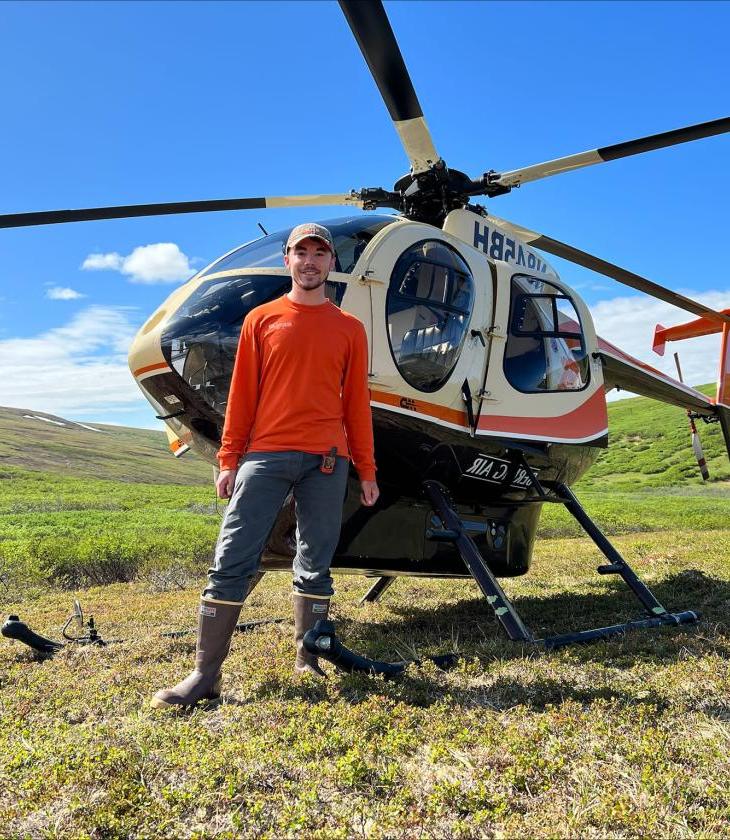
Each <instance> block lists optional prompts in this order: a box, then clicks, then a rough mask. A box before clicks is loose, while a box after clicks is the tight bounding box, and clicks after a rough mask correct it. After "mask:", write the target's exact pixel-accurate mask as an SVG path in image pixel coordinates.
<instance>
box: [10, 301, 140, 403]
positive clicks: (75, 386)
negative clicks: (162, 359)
mask: <svg viewBox="0 0 730 840" xmlns="http://www.w3.org/2000/svg"><path fill="white" fill-rule="evenodd" d="M130 315H131V310H129V309H123V308H111V307H103V306H90V307H87V308H86V309H84V310H82V311H81V312H79V313H78V314H77V315H75V316H74V318H72V319H71V320H70V321H69V322H68V323H67V324H65V325H63V326H61V327H56V328H55V329H52V330H48V331H47V332H44V333H41V334H40V335H37V336H33V337H31V338H7V339H3V340H0V358H2V360H3V368H4V370H5V376H4V378H3V385H2V388H1V389H0V405H4V406H11V407H15V408H25V409H32V410H34V411H45V412H47V413H49V414H60V415H68V414H77V415H81V414H83V415H84V416H90V415H93V416H94V417H101V416H102V415H107V416H108V415H112V416H113V415H114V414H115V413H117V412H120V411H129V409H132V408H142V407H143V406H147V410H148V411H149V406H148V404H147V402H146V400H145V399H144V397H143V396H142V393H141V391H140V390H139V388H138V387H137V385H136V384H135V382H134V380H133V378H132V375H131V373H130V372H129V367H128V365H127V349H128V347H129V345H130V343H131V341H132V338H133V337H134V335H135V333H136V331H137V327H136V325H134V324H133V323H132V322H131V320H130Z"/></svg>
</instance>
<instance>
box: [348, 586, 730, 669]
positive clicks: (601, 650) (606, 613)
mask: <svg viewBox="0 0 730 840" xmlns="http://www.w3.org/2000/svg"><path fill="white" fill-rule="evenodd" d="M602 584H603V586H602V590H603V591H601V592H599V593H589V594H575V593H568V592H565V593H559V594H553V595H547V596H545V597H536V596H529V595H527V596H525V595H523V596H520V597H516V598H515V599H514V601H513V603H514V605H515V607H516V608H517V610H518V611H519V613H520V614H521V616H522V618H523V620H524V621H525V623H526V624H527V626H528V627H529V628H530V630H531V632H532V633H533V635H534V636H535V637H536V638H544V637H546V636H552V635H557V634H562V633H568V632H577V631H580V630H586V629H591V628H596V627H606V626H611V625H614V624H621V623H624V622H626V621H631V620H636V619H643V618H646V617H647V614H646V613H645V612H644V608H643V607H642V605H641V603H640V602H639V601H638V599H636V598H635V597H634V595H633V593H631V591H630V590H629V589H628V588H627V586H626V585H625V584H624V583H623V581H622V580H620V579H616V578H614V579H611V580H608V581H605V580H604V581H602ZM651 589H652V591H653V593H654V595H655V596H656V598H657V599H658V600H659V601H660V603H662V604H663V605H664V606H665V607H666V608H667V609H668V610H669V611H670V612H680V611H683V610H693V611H695V612H699V613H700V614H701V618H700V622H699V623H698V624H696V625H688V626H686V627H681V628H678V627H675V626H668V627H658V628H651V629H648V630H632V631H630V632H629V633H626V634H624V635H621V636H619V637H617V639H615V640H613V641H608V642H607V641H599V642H595V643H593V644H588V645H574V646H572V650H579V651H581V655H580V658H581V659H584V660H595V659H598V660H604V659H605V658H606V655H607V653H609V655H611V654H612V657H611V658H612V659H614V660H615V659H616V656H615V654H616V653H621V654H622V656H621V657H619V660H618V661H615V662H614V664H618V665H620V664H621V661H620V660H624V659H625V660H626V661H625V664H626V666H627V667H630V666H631V665H632V664H634V663H635V662H636V661H640V660H645V661H650V662H658V661H662V660H666V659H672V658H676V657H677V656H678V655H680V654H681V655H686V653H687V652H688V651H689V652H690V653H695V652H696V653H700V652H702V651H704V652H707V651H709V650H712V651H713V652H714V653H715V654H716V655H719V656H721V657H723V658H726V659H730V646H729V645H728V643H727V642H726V640H724V639H722V638H712V639H710V638H708V637H707V628H714V630H713V635H714V636H720V633H719V632H718V629H723V628H724V623H725V621H726V620H727V605H728V602H730V582H728V581H726V580H720V579H716V578H713V577H710V576H708V575H706V574H705V573H704V572H701V571H697V570H688V571H683V572H681V573H679V574H677V575H674V576H672V577H668V578H665V579H664V580H661V581H659V582H657V583H655V584H653V585H652V587H651ZM388 607H389V611H390V613H391V616H392V617H391V618H389V619H387V620H385V621H381V622H379V623H377V624H375V623H373V622H369V621H368V619H367V612H364V613H363V618H362V620H358V619H357V618H356V619H354V620H353V619H352V618H349V619H348V620H346V621H340V622H339V623H338V627H339V629H340V632H341V634H342V641H343V642H344V644H346V645H348V647H351V648H355V649H356V650H357V652H358V653H361V654H363V655H366V656H370V657H372V658H375V659H387V658H391V659H392V658H393V651H394V649H395V650H397V651H398V652H399V653H401V654H402V653H403V650H402V647H400V645H399V642H400V641H401V640H403V639H406V640H408V643H406V647H410V649H411V651H412V655H426V654H427V653H428V654H430V653H447V652H450V651H451V650H453V649H454V648H457V649H458V652H459V653H460V654H461V655H462V656H464V657H466V658H470V657H474V656H477V657H479V656H480V655H483V654H484V653H485V652H488V653H489V654H491V655H492V656H497V657H499V658H500V659H514V658H523V657H525V656H526V655H527V656H530V655H538V654H542V653H543V649H542V648H541V647H540V646H539V645H534V646H533V645H529V644H522V643H520V642H510V641H509V640H507V638H506V637H505V635H504V632H503V630H502V628H501V627H500V626H499V625H498V624H497V622H496V619H495V617H494V614H493V612H492V610H491V608H490V607H489V605H488V604H487V603H486V600H485V599H484V598H483V597H474V598H465V599H463V600H460V601H458V602H456V603H455V604H454V603H451V604H445V605H443V606H436V607H428V608H425V607H422V606H418V605H415V604H413V605H403V604H397V603H394V604H392V605H390V604H388ZM665 637H666V640H665ZM667 641H669V643H667ZM449 643H450V644H451V647H448V645H449ZM445 644H446V645H447V650H444V645H445ZM414 645H415V646H416V648H417V652H416V650H414ZM607 646H608V650H607ZM485 649H486V650H485ZM407 655H408V654H407ZM547 655H551V654H547Z"/></svg>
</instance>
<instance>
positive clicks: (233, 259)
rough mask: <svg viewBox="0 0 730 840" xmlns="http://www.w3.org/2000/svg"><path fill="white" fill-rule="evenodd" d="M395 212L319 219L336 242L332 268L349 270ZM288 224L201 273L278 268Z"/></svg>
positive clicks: (289, 230)
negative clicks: (334, 259)
mask: <svg viewBox="0 0 730 840" xmlns="http://www.w3.org/2000/svg"><path fill="white" fill-rule="evenodd" d="M396 218H397V217H396V216H385V215H378V216H373V215H367V216H354V217H352V218H349V219H347V218H346V219H332V220H330V221H326V222H321V224H323V225H324V226H325V227H326V228H328V229H329V231H330V233H331V234H332V239H333V241H334V243H335V251H336V252H337V254H336V264H335V271H341V272H344V273H345V274H349V272H351V271H352V269H353V268H354V267H355V263H357V261H358V259H359V258H360V254H362V252H363V251H364V250H365V248H366V247H367V244H368V242H370V240H371V239H372V238H373V237H374V236H375V234H376V233H377V232H378V231H380V230H382V229H383V228H384V227H385V226H386V225H389V224H391V223H392V222H394V221H395V220H396ZM290 232H291V228H286V230H280V231H277V232H276V233H270V234H268V236H262V237H261V239H257V240H256V241H255V242H250V243H249V244H248V245H243V246H242V247H241V248H238V249H236V250H235V251H233V252H232V253H230V254H228V256H226V257H221V259H219V260H218V261H217V262H214V263H213V265H211V266H210V267H209V268H207V269H206V270H205V273H204V274H203V276H204V277H207V276H208V275H209V274H215V273H217V272H219V271H230V270H231V269H236V268H281V267H282V266H283V265H284V254H283V251H284V245H285V243H286V240H287V239H288V238H289V233H290Z"/></svg>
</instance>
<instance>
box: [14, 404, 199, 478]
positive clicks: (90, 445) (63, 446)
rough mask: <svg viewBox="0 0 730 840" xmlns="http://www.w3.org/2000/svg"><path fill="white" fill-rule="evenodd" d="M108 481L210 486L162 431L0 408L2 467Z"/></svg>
mask: <svg viewBox="0 0 730 840" xmlns="http://www.w3.org/2000/svg"><path fill="white" fill-rule="evenodd" d="M3 466H10V467H20V468H22V469H26V470H33V471H41V472H45V473H61V474H64V475H71V476H78V477H93V478H97V479H106V480H110V481H124V482H134V483H151V484H210V482H211V475H212V468H211V466H210V465H209V464H207V463H206V462H204V461H203V460H202V459H201V458H199V457H198V456H197V455H195V454H194V453H192V452H190V453H188V454H186V455H185V457H183V458H174V457H173V456H172V454H171V453H170V449H169V447H168V444H167V436H166V435H165V434H164V432H155V431H152V430H147V429H130V428H126V427H124V426H107V425H104V424H100V423H88V424H82V423H76V422H74V421H72V420H65V419H64V418H63V417H57V416H56V415H54V414H46V413H45V412H42V411H30V410H25V409H21V408H0V467H3Z"/></svg>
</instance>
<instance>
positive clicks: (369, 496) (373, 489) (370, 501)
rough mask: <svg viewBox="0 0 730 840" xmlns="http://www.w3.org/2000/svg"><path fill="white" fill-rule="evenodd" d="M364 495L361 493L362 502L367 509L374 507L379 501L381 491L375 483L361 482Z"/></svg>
mask: <svg viewBox="0 0 730 840" xmlns="http://www.w3.org/2000/svg"><path fill="white" fill-rule="evenodd" d="M360 486H361V487H362V493H360V501H361V502H362V504H364V505H365V506H366V507H372V506H373V505H374V504H375V502H377V501H378V496H379V495H380V490H378V485H377V483H376V482H375V481H361V482H360Z"/></svg>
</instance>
